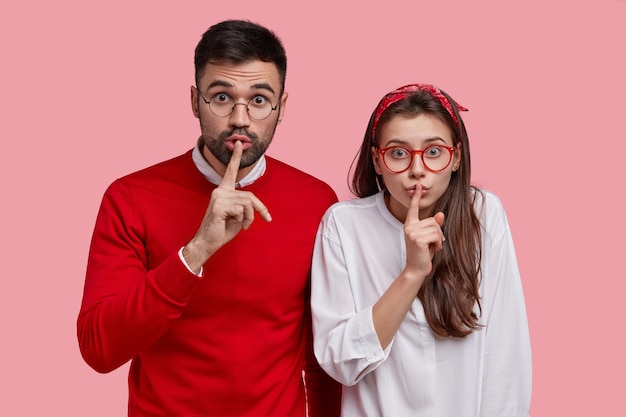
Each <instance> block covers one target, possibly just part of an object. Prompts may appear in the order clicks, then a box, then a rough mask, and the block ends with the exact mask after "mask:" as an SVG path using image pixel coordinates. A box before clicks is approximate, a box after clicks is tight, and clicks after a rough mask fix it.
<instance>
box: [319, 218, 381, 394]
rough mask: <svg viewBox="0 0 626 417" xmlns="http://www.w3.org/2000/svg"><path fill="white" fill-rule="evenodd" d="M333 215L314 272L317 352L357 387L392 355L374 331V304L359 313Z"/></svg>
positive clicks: (327, 222) (335, 372) (326, 365)
mask: <svg viewBox="0 0 626 417" xmlns="http://www.w3.org/2000/svg"><path fill="white" fill-rule="evenodd" d="M334 227H335V223H334V219H333V217H332V216H327V217H325V218H324V220H323V221H322V224H321V225H320V230H319V232H318V234H317V238H316V242H315V250H314V254H313V268H312V272H311V273H312V280H311V281H312V284H311V286H312V288H311V305H312V310H313V312H314V314H313V331H314V335H315V337H314V351H315V356H316V358H317V360H318V362H319V364H320V366H321V367H322V368H323V369H324V370H325V371H326V372H327V373H328V374H329V375H331V376H332V377H333V378H335V379H336V380H337V381H339V382H341V383H342V384H344V385H354V384H356V383H357V382H358V381H359V380H360V379H361V378H363V376H365V375H366V374H367V373H369V372H371V371H373V370H374V369H376V367H378V365H380V364H381V363H382V362H383V361H384V359H385V358H386V357H387V356H388V354H389V351H390V348H391V345H392V344H393V342H392V343H391V344H390V345H389V346H388V347H387V349H385V350H384V351H383V349H382V347H381V345H380V341H379V340H378V335H377V334H376V330H375V328H374V322H373V318H372V306H369V307H368V308H365V309H361V310H360V311H357V309H356V307H355V300H354V297H353V291H352V288H351V283H350V279H349V274H348V269H347V267H346V263H345V259H344V252H343V250H344V248H342V247H341V246H340V245H339V244H338V242H336V241H333V238H334V237H336V234H335V233H334V232H333V228H334Z"/></svg>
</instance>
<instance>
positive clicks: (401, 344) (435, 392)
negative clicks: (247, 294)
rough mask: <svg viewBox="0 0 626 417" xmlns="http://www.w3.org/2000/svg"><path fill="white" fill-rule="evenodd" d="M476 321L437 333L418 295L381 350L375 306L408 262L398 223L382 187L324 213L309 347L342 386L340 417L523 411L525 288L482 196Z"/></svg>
mask: <svg viewBox="0 0 626 417" xmlns="http://www.w3.org/2000/svg"><path fill="white" fill-rule="evenodd" d="M478 200H479V203H478V204H477V212H478V213H481V214H480V220H481V224H482V226H483V227H484V229H483V231H482V233H483V237H482V245H483V246H482V249H483V251H482V264H481V268H482V272H481V276H480V280H481V283H480V289H479V292H480V296H481V306H482V315H481V316H480V322H481V324H484V325H485V327H484V328H482V329H481V330H478V331H475V332H473V333H471V334H470V335H468V336H467V337H465V338H449V337H448V338H442V337H439V336H436V335H435V334H434V333H433V332H432V330H431V329H430V327H429V326H428V323H427V322H426V318H425V315H424V310H423V307H422V304H421V302H420V301H419V299H417V297H416V298H415V301H414V302H413V305H412V307H411V309H410V310H409V312H408V314H407V315H406V317H405V318H404V321H403V322H402V324H401V325H400V328H399V329H398V332H397V333H396V335H395V337H394V339H393V340H392V342H391V343H390V344H389V345H388V346H387V348H386V349H385V350H383V349H382V347H381V345H380V342H379V340H378V337H377V335H376V331H375V329H374V324H373V320H372V306H373V304H374V303H376V302H377V301H378V299H379V298H380V297H381V296H382V294H383V293H384V292H385V291H386V290H387V288H388V287H389V285H390V284H391V282H392V281H393V280H394V279H395V278H396V277H397V276H398V275H399V274H400V272H401V271H402V269H403V268H404V265H405V263H406V246H405V242H404V232H403V224H402V223H401V222H399V221H398V220H397V219H396V218H395V217H393V215H392V214H391V213H390V212H389V210H388V209H387V207H386V206H385V202H384V199H383V193H382V192H381V193H378V194H376V195H373V196H371V197H367V198H361V199H355V200H351V201H343V202H339V203H336V204H335V205H333V206H332V207H331V208H330V209H329V210H328V211H327V213H326V214H325V216H324V218H323V220H322V222H321V224H320V227H319V230H318V234H317V238H316V243H315V251H314V255H313V269H312V297H311V305H312V310H313V330H314V349H315V355H316V357H317V359H318V361H319V363H320V365H321V366H322V368H323V369H324V370H325V371H326V372H327V373H329V374H330V375H331V376H332V377H333V378H335V379H336V380H338V381H339V382H341V383H342V384H344V388H343V399H342V414H341V415H342V416H343V417H357V416H358V417H366V416H367V417H374V416H381V417H382V416H385V417H409V416H411V417H420V416H436V417H471V416H476V417H478V416H480V417H508V416H516V417H519V416H528V413H529V408H530V395H531V351H530V339H529V332H528V324H527V318H526V308H525V303H524V294H523V291H522V285H521V279H520V275H519V270H518V266H517V260H516V256H515V250H514V247H513V241H512V238H511V232H510V229H509V225H508V222H507V218H506V214H505V211H504V208H503V207H502V204H501V202H500V200H499V199H498V198H497V197H496V196H495V195H494V194H492V193H490V192H488V191H485V199H484V208H482V209H481V205H480V200H482V199H481V198H478Z"/></svg>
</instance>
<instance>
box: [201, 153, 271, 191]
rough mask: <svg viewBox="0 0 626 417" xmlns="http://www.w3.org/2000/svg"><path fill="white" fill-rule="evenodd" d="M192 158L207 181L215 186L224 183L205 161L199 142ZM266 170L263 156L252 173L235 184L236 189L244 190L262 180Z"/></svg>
mask: <svg viewBox="0 0 626 417" xmlns="http://www.w3.org/2000/svg"><path fill="white" fill-rule="evenodd" d="M191 157H192V158H193V162H194V164H195V165H196V168H198V171H200V173H201V174H202V175H204V178H206V179H207V181H209V182H210V183H212V184H215V185H219V184H220V182H222V176H221V175H220V174H218V173H217V171H216V170H215V169H213V167H212V166H211V165H209V163H208V162H207V161H206V159H204V156H202V151H201V150H200V143H199V141H198V143H196V146H195V147H194V148H193V152H192V153H191ZM265 168H266V162H265V154H263V155H261V157H260V158H259V160H258V161H257V163H256V165H255V166H254V168H252V171H250V172H249V173H248V175H246V176H245V177H243V178H242V179H241V180H239V181H238V182H237V183H236V184H235V187H236V188H243V187H247V186H248V185H250V184H252V183H253V182H254V181H256V180H258V179H259V178H261V176H263V174H265Z"/></svg>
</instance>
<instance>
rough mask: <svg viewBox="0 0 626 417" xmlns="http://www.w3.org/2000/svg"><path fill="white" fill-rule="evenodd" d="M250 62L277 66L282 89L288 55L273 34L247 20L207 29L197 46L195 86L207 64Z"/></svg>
mask: <svg viewBox="0 0 626 417" xmlns="http://www.w3.org/2000/svg"><path fill="white" fill-rule="evenodd" d="M253 60H260V61H263V62H270V63H273V64H274V65H276V69H277V70H278V75H279V77H280V83H281V89H283V90H284V88H285V77H286V75H287V55H286V53H285V48H284V47H283V44H282V42H281V40H280V39H279V38H278V36H276V34H275V33H274V32H272V31H271V30H269V29H267V28H266V27H264V26H261V25H259V24H258V23H253V22H250V21H248V20H225V21H223V22H220V23H217V24H215V25H213V26H211V27H210V28H209V30H207V31H206V32H204V34H203V35H202V39H200V42H198V45H197V46H196V51H195V56H194V65H195V70H196V74H195V77H196V85H198V81H199V79H200V77H202V74H203V72H204V69H205V67H206V65H207V64H208V63H215V62H226V63H231V64H243V63H246V62H250V61H253Z"/></svg>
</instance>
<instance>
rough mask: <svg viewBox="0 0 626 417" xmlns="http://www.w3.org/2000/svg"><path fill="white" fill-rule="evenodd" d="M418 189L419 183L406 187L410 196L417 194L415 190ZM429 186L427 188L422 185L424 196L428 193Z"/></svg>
mask: <svg viewBox="0 0 626 417" xmlns="http://www.w3.org/2000/svg"><path fill="white" fill-rule="evenodd" d="M416 189H417V185H415V186H413V187H409V188H407V189H406V192H407V194H408V195H409V196H410V197H413V195H414V194H415V190H416ZM428 190H429V188H426V187H424V186H423V185H422V196H424V195H426V193H428Z"/></svg>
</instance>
